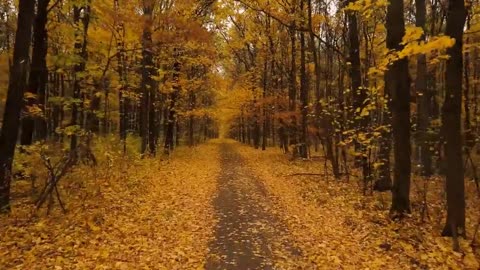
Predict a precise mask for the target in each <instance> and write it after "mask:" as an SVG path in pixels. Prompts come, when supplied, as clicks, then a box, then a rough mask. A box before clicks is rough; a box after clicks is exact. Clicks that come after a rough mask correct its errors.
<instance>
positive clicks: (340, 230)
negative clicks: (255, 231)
mask: <svg viewBox="0 0 480 270" xmlns="http://www.w3.org/2000/svg"><path fill="white" fill-rule="evenodd" d="M240 149H241V150H240V151H241V153H242V155H243V156H244V157H245V159H246V160H247V161H248V166H250V167H251V168H252V169H253V170H254V172H255V174H257V175H258V176H259V177H260V178H261V179H263V180H264V183H265V186H266V188H267V190H268V192H269V195H270V196H271V197H272V200H273V201H275V204H274V205H275V208H276V209H275V210H274V211H276V213H277V214H278V215H279V217H280V218H281V219H283V221H284V222H285V223H286V224H287V225H288V229H289V230H290V232H291V234H292V235H293V236H294V237H293V239H294V240H295V246H297V247H298V248H299V249H301V250H302V253H303V261H302V262H298V261H292V260H288V259H287V260H283V262H284V263H286V265H283V267H282V269H294V268H296V267H298V266H299V265H300V266H301V267H302V268H303V269H314V268H318V266H321V265H325V266H328V267H327V268H325V269H479V267H480V264H479V263H478V262H479V261H480V260H479V256H478V247H477V246H478V243H477V242H476V241H478V240H477V239H475V241H473V240H472V237H473V234H474V232H475V230H476V227H477V223H478V218H479V217H480V215H479V210H478V205H479V199H478V195H477V191H476V187H475V184H474V182H473V181H467V182H466V191H467V193H466V194H467V216H468V217H469V218H467V233H468V234H469V235H468V239H466V240H465V239H460V247H461V252H454V251H453V250H452V240H451V238H444V237H441V236H440V233H439V232H441V228H442V225H443V222H444V220H445V213H446V210H445V208H446V204H445V194H444V190H445V189H444V179H442V178H441V177H432V178H429V179H427V181H428V183H427V185H425V183H424V181H425V180H426V179H424V178H421V177H418V176H414V177H413V178H412V193H411V194H412V196H411V203H412V214H411V215H409V216H408V217H406V218H404V219H402V220H400V221H398V220H392V219H391V218H390V216H389V207H390V201H391V194H390V192H388V193H377V192H375V193H373V194H372V195H370V194H369V193H368V194H367V195H363V182H362V181H360V180H359V178H358V177H355V176H350V177H349V179H347V177H346V176H344V177H343V178H342V179H341V180H335V179H334V178H333V176H332V175H331V174H330V175H329V176H328V174H327V175H325V172H327V173H329V172H330V171H331V170H330V168H329V169H328V170H325V169H324V161H323V158H322V159H320V160H316V161H311V160H294V161H291V160H289V159H287V158H286V157H285V156H284V155H282V154H281V151H280V150H279V149H275V148H271V149H267V151H264V152H260V151H258V150H255V149H253V148H249V147H240ZM353 173H355V171H354V172H353ZM359 174H360V173H359ZM425 187H426V188H427V189H426V190H427V192H426V194H427V199H426V200H425V199H424V197H425V196H424V195H425V192H424V190H425ZM425 202H426V207H425ZM424 209H425V210H424ZM423 211H424V212H423ZM422 212H423V213H424V214H423V215H422ZM427 212H428V214H427ZM422 216H423V219H422ZM475 247H477V248H475ZM288 262H290V263H288ZM320 269H322V268H321V267H320Z"/></svg>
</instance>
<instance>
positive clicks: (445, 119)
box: [442, 0, 467, 237]
mask: <svg viewBox="0 0 480 270" xmlns="http://www.w3.org/2000/svg"><path fill="white" fill-rule="evenodd" d="M466 16H467V11H466V9H465V4H464V1H463V0H450V1H449V4H448V15H447V27H446V32H445V34H446V35H447V36H450V37H452V38H454V39H455V45H454V46H453V47H452V48H449V49H448V50H447V54H448V55H449V56H450V58H449V59H448V60H447V65H446V71H445V84H446V91H447V92H446V95H445V102H444V104H443V108H442V123H443V127H442V129H443V130H444V131H445V132H444V136H445V143H446V144H445V155H446V163H447V164H448V166H447V168H446V190H447V220H446V223H445V227H444V229H443V232H442V235H443V236H453V237H457V236H465V235H466V232H465V182H464V181H465V180H464V168H463V161H462V145H463V143H462V133H461V129H462V125H461V122H462V120H461V114H462V68H463V55H462V47H463V40H462V39H463V27H464V25H465V19H466Z"/></svg>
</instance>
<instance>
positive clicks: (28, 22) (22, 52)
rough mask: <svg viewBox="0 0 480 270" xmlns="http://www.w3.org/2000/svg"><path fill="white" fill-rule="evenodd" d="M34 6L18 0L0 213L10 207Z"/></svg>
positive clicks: (1, 146) (0, 155) (2, 139)
mask: <svg viewBox="0 0 480 270" xmlns="http://www.w3.org/2000/svg"><path fill="white" fill-rule="evenodd" d="M34 10H35V1H32V0H20V2H19V6H18V19H17V32H16V36H15V45H14V51H13V65H12V67H11V71H10V78H9V84H8V92H7V100H6V104H5V111H4V114H3V125H2V130H1V133H0V213H6V212H9V211H10V180H11V168H12V163H13V157H14V155H15V145H16V143H17V137H18V133H19V125H20V112H21V110H22V103H23V94H24V91H25V88H26V87H27V73H28V64H29V62H30V59H29V52H30V44H31V39H32V24H33V18H34V12H35V11H34Z"/></svg>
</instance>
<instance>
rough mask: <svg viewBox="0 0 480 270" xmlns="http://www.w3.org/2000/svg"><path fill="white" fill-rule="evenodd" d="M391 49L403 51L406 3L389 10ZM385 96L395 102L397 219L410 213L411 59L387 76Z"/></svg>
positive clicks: (394, 202)
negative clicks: (409, 66) (409, 69)
mask: <svg viewBox="0 0 480 270" xmlns="http://www.w3.org/2000/svg"><path fill="white" fill-rule="evenodd" d="M386 28H387V48H388V49H390V50H393V51H400V50H402V48H403V46H402V38H403V36H404V35H405V20H404V18H403V0H394V1H391V2H390V5H388V8H387V24H386ZM385 92H387V93H388V94H389V96H390V98H391V101H390V106H389V108H390V110H391V112H392V130H393V140H394V147H393V151H394V160H395V169H394V178H393V188H392V195H393V197H392V208H391V211H392V213H394V215H403V214H404V213H409V212H410V198H409V197H410V170H411V164H410V151H411V150H410V76H409V74H408V58H406V57H403V58H400V59H395V60H394V62H393V63H392V64H391V65H390V66H389V68H388V71H387V72H386V74H385Z"/></svg>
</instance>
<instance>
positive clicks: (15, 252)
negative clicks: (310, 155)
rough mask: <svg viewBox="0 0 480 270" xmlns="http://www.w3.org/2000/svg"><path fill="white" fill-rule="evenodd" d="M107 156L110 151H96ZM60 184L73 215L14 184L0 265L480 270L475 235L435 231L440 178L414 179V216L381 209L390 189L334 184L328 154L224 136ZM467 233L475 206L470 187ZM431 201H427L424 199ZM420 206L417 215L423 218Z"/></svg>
mask: <svg viewBox="0 0 480 270" xmlns="http://www.w3.org/2000/svg"><path fill="white" fill-rule="evenodd" d="M103 152H104V153H106V154H105V155H106V156H107V154H108V153H109V151H103ZM108 156H109V159H108V162H102V163H101V164H100V165H99V166H98V167H97V168H93V169H87V168H83V167H82V168H78V169H76V170H75V171H74V172H72V173H71V174H69V176H68V178H65V179H64V180H62V184H61V188H60V190H61V193H62V198H64V200H65V202H66V204H67V208H68V212H67V213H66V214H63V213H62V212H61V211H60V210H59V209H58V207H56V208H55V209H54V211H52V212H51V213H50V214H49V215H46V214H45V213H44V212H43V211H34V209H33V206H32V203H31V202H32V196H31V195H29V194H28V191H29V189H28V188H29V183H25V182H22V181H18V182H15V183H14V185H13V196H14V200H13V202H14V204H13V206H12V207H13V212H12V214H10V216H8V217H7V218H3V217H2V218H0V228H1V229H0V240H1V241H0V269H205V268H206V269H479V267H480V265H479V264H478V261H477V256H476V255H475V252H474V250H472V248H475V247H476V246H475V245H472V243H474V241H472V239H471V238H472V235H470V239H467V240H460V246H461V252H453V251H452V243H451V239H448V238H443V237H440V235H439V232H440V231H441V228H442V223H443V221H444V216H443V215H444V212H445V211H444V208H445V204H444V202H443V199H442V196H443V191H442V190H443V188H442V180H441V179H440V178H432V179H429V181H428V187H427V190H428V192H427V193H426V195H427V196H426V200H425V196H424V195H425V192H423V190H424V187H425V185H424V183H425V182H423V180H424V179H417V178H414V181H413V185H412V186H413V187H412V208H413V214H412V215H411V216H409V217H407V218H405V219H404V220H402V221H392V220H391V219H390V218H389V217H388V207H389V201H390V197H389V195H388V194H386V193H385V194H381V193H378V194H377V193H374V194H372V195H363V194H362V188H361V184H360V182H359V181H358V180H357V179H355V177H350V179H347V178H345V179H341V180H334V179H333V177H332V176H331V175H328V173H327V174H325V173H326V170H325V169H324V167H323V160H320V161H318V160H315V159H314V160H313V161H312V160H309V161H302V160H295V161H291V160H289V159H288V157H286V156H285V155H283V154H281V152H280V150H279V149H268V150H267V151H261V150H255V149H252V148H251V147H248V146H242V145H240V144H238V143H235V142H233V141H229V140H215V141H212V142H210V143H208V144H205V145H201V146H198V147H195V148H192V149H190V148H186V147H185V148H179V149H177V150H176V152H175V154H174V155H173V156H171V157H169V158H166V157H158V158H154V159H135V158H134V159H124V158H120V157H117V158H114V157H113V156H114V155H113V154H112V155H108ZM467 191H468V192H467V206H468V208H467V210H468V216H469V219H468V220H467V223H468V231H467V232H468V233H470V234H473V232H474V229H475V226H476V223H477V217H478V210H477V208H478V207H477V206H478V205H480V203H479V200H478V198H477V195H476V194H475V188H474V184H473V183H470V182H468V183H467ZM425 201H426V204H425V203H424V202H425ZM422 210H427V211H424V213H428V215H427V214H425V215H423V218H422V215H421V212H422Z"/></svg>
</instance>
